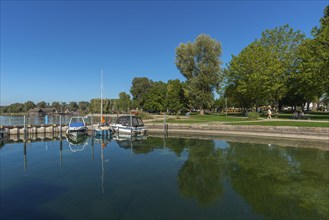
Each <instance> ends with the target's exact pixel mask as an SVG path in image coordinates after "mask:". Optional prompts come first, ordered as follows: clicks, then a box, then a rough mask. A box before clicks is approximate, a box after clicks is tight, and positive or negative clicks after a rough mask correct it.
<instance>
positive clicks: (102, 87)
mask: <svg viewBox="0 0 329 220" xmlns="http://www.w3.org/2000/svg"><path fill="white" fill-rule="evenodd" d="M102 119H103V69H101V121H102Z"/></svg>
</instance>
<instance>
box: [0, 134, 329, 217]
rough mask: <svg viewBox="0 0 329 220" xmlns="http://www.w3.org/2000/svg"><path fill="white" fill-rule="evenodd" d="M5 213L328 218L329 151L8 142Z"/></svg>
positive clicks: (0, 152) (186, 143)
mask: <svg viewBox="0 0 329 220" xmlns="http://www.w3.org/2000/svg"><path fill="white" fill-rule="evenodd" d="M0 161H1V166H0V171H1V172H0V175H1V176H0V177H1V179H0V181H1V185H0V187H1V188H0V189H1V191H0V192H1V194H0V196H1V197H0V199H1V201H0V206H1V207H0V213H1V216H0V218H1V219H328V217H329V211H328V208H329V189H328V184H329V172H328V167H329V152H328V151H321V150H316V149H305V148H296V147H294V148H292V147H279V146H276V145H267V144H266V145H265V144H251V143H239V142H228V141H225V140H199V139H190V138H166V139H163V138H157V137H148V138H147V139H145V140H140V141H133V142H130V141H128V140H123V141H116V140H111V141H101V140H97V139H92V138H87V139H85V140H82V144H81V145H77V146H75V145H73V144H70V142H68V140H65V139H64V140H62V141H60V140H57V141H48V142H32V143H25V144H24V143H7V144H5V145H4V146H2V147H1V149H0Z"/></svg>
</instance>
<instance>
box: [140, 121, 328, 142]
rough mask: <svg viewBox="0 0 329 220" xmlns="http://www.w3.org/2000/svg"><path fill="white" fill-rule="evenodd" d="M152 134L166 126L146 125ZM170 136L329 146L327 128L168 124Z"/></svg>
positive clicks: (161, 130) (161, 131)
mask: <svg viewBox="0 0 329 220" xmlns="http://www.w3.org/2000/svg"><path fill="white" fill-rule="evenodd" d="M145 125H146V126H147V128H148V129H149V132H150V133H155V134H158V133H164V132H165V130H164V126H163V125H159V124H145ZM167 129H168V130H167V132H168V133H170V134H190V135H203V136H205V135H209V136H211V135H235V136H236V135H237V136H248V137H271V138H287V139H297V140H300V139H304V140H317V141H325V142H327V143H328V145H329V128H327V127H314V128H311V127H293V126H261V125H216V124H167Z"/></svg>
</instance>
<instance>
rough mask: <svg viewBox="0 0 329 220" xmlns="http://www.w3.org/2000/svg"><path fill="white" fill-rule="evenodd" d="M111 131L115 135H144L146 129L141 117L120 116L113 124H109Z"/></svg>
mask: <svg viewBox="0 0 329 220" xmlns="http://www.w3.org/2000/svg"><path fill="white" fill-rule="evenodd" d="M110 127H111V129H112V130H113V132H115V133H118V134H120V133H128V134H140V135H145V134H146V132H147V128H146V127H145V125H144V123H143V120H142V119H141V117H138V116H134V115H126V116H120V117H119V118H118V119H117V121H116V122H115V123H111V124H110Z"/></svg>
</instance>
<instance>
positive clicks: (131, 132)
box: [130, 114, 133, 135]
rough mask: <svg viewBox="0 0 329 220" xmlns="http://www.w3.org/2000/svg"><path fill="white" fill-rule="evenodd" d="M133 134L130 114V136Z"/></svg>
mask: <svg viewBox="0 0 329 220" xmlns="http://www.w3.org/2000/svg"><path fill="white" fill-rule="evenodd" d="M132 134H133V116H132V114H130V135H132Z"/></svg>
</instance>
